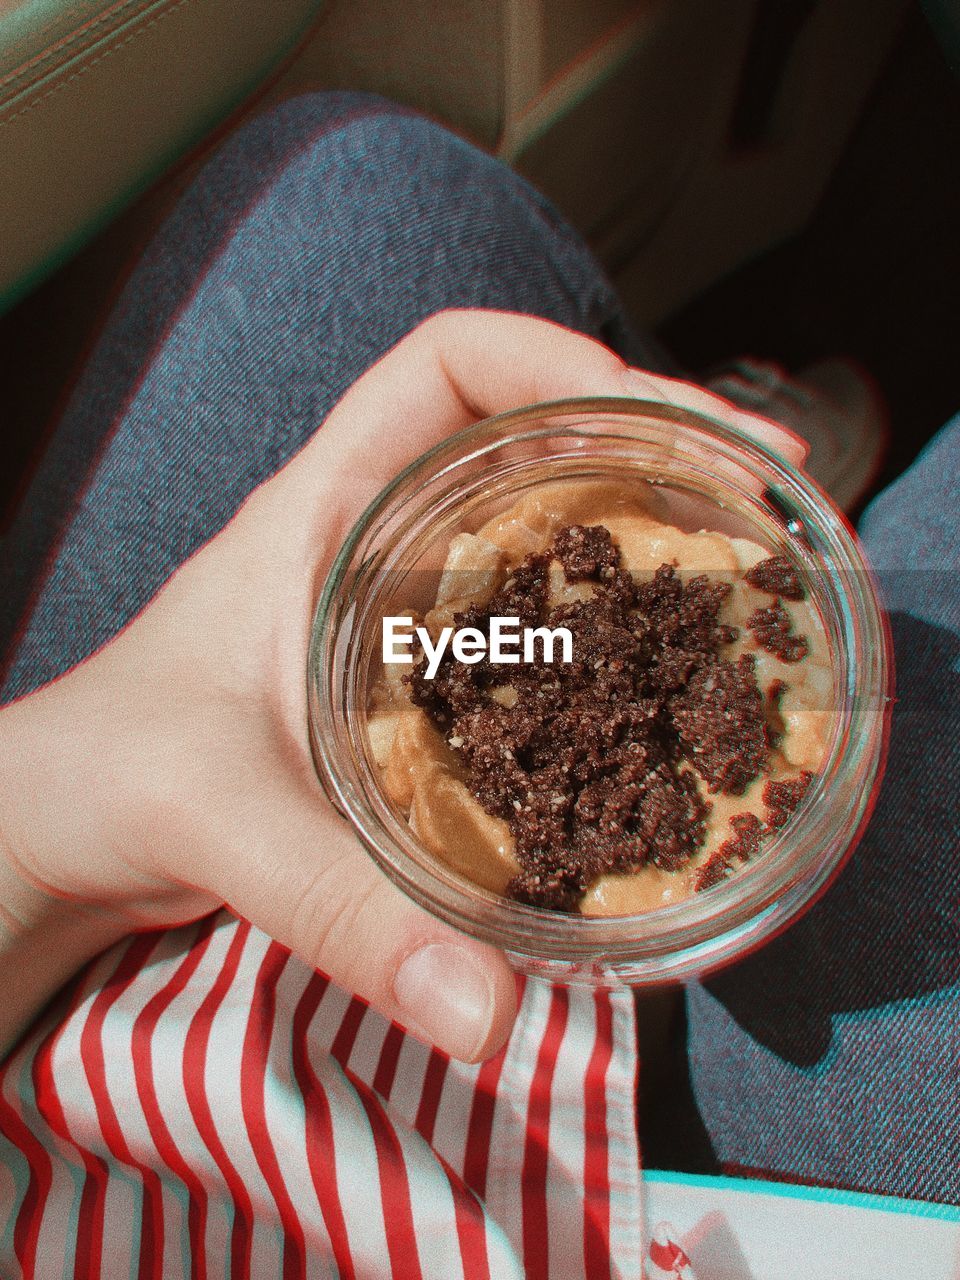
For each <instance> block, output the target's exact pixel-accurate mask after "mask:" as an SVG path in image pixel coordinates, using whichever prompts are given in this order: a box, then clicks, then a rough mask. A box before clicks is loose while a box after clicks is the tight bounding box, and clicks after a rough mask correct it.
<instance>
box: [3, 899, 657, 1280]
mask: <svg viewBox="0 0 960 1280" xmlns="http://www.w3.org/2000/svg"><path fill="white" fill-rule="evenodd" d="M636 1070H637V1053H636V1027H635V1014H634V1004H633V999H632V997H631V996H630V994H629V993H628V992H622V991H621V992H612V993H611V992H604V991H592V990H588V989H585V988H562V987H551V986H549V985H547V984H545V983H541V982H537V981H533V980H527V981H526V982H525V983H524V985H523V991H522V1000H521V1008H520V1015H519V1017H518V1019H517V1023H516V1026H515V1028H514V1031H513V1034H512V1036H511V1039H510V1042H509V1044H508V1045H507V1047H506V1049H505V1050H504V1051H503V1052H501V1053H500V1054H499V1055H498V1056H497V1057H495V1058H492V1059H490V1060H489V1061H488V1062H484V1063H482V1064H479V1065H471V1066H467V1065H464V1064H463V1063H459V1062H456V1061H453V1060H451V1059H448V1058H447V1057H446V1056H445V1055H444V1054H442V1053H440V1052H438V1051H437V1050H431V1049H430V1048H428V1047H426V1046H424V1045H422V1044H421V1043H420V1042H419V1041H417V1040H415V1039H413V1038H412V1037H410V1036H407V1035H406V1034H405V1033H404V1032H403V1030H402V1029H401V1028H400V1027H399V1026H397V1025H396V1024H393V1023H390V1022H388V1021H386V1020H385V1019H384V1018H382V1017H381V1016H380V1015H378V1014H377V1013H376V1012H374V1011H373V1010H371V1009H369V1008H368V1007H367V1006H366V1005H365V1004H364V1003H363V1002H362V1001H360V1000H358V999H356V998H355V997H351V996H350V995H349V994H347V993H346V992H344V991H342V990H340V989H339V988H338V987H337V986H335V985H334V984H333V983H332V982H330V981H329V980H328V979H327V978H325V977H324V976H323V975H321V974H318V973H316V972H314V971H313V970H311V969H309V968H308V967H307V966H305V965H303V964H301V963H300V962H299V961H297V960H295V959H294V958H293V957H291V956H290V954H289V953H288V952H287V951H286V949H285V948H283V947H281V946H279V945H278V944H277V943H275V942H272V941H271V940H270V939H269V938H268V937H266V935H264V934H262V933H260V932H259V931H258V930H256V929H254V928H252V927H251V926H250V925H249V924H247V923H246V922H243V921H237V920H236V919H234V918H233V917H231V916H229V915H228V914H227V913H225V912H222V913H219V914H217V915H215V916H212V917H209V918H207V919H206V920H203V921H200V922H199V923H197V924H194V925H190V926H187V927H184V928H181V929H177V930H172V931H168V932H164V933H150V934H142V935H138V936H136V937H133V938H130V939H127V940H126V941H125V942H124V943H122V944H120V945H119V946H118V947H115V948H114V949H112V950H111V951H110V952H108V953H106V954H105V955H103V956H101V957H99V958H98V959H97V960H96V961H94V962H93V963H92V964H91V965H90V966H88V968H87V969H86V970H85V971H84V972H83V973H82V974H81V975H79V977H78V978H77V979H76V980H75V981H74V982H73V983H72V984H71V985H70V987H68V988H67V989H66V990H65V991H64V992H63V993H62V994H61V996H60V997H59V998H58V1000H57V1001H56V1002H55V1004H54V1005H53V1006H51V1007H50V1008H49V1009H48V1010H47V1011H46V1013H45V1014H44V1016H43V1017H42V1018H41V1019H40V1020H39V1021H38V1022H37V1023H36V1024H35V1025H34V1027H33V1028H32V1029H31V1031H30V1032H29V1034H28V1035H27V1036H26V1037H25V1039H24V1040H23V1041H22V1043H21V1044H20V1046H19V1047H18V1048H17V1050H16V1051H15V1052H14V1053H13V1054H12V1055H11V1056H10V1057H9V1058H8V1059H7V1061H6V1063H5V1065H4V1067H3V1069H2V1081H0V1146H2V1152H0V1205H2V1211H0V1229H2V1230H3V1235H2V1237H0V1274H2V1275H3V1277H5V1280H6V1278H9V1280H14V1277H19V1276H24V1277H35V1276H36V1277H57V1280H61V1278H62V1277H73V1278H74V1280H93V1278H94V1277H104V1278H105V1280H118V1278H119V1277H127V1276H131V1277H137V1280H159V1278H160V1277H164V1280H166V1278H167V1277H181V1276H182V1277H200V1278H204V1280H205V1278H207V1277H209V1278H211V1280H212V1278H214V1277H228V1276H229V1277H230V1280H245V1278H246V1277H252V1278H253V1280H260V1278H261V1277H272V1276H278V1277H282V1278H283V1280H308V1278H309V1280H319V1278H320V1277H323V1278H324V1280H326V1278H327V1277H344V1278H347V1277H357V1278H359V1280H365V1278H366V1277H371V1278H372V1277H376V1278H377V1280H379V1278H380V1277H394V1278H400V1280H421V1278H422V1280H480V1278H481V1277H492V1278H494V1280H512V1278H513V1277H517V1278H520V1277H527V1278H529V1280H554V1278H556V1280H561V1278H562V1280H603V1278H606V1277H609V1278H610V1280H614V1278H616V1280H621V1278H622V1280H628V1278H634V1277H639V1276H640V1275H641V1270H642V1258H641V1247H642V1243H641V1199H640V1162H639V1152H638V1149H637V1136H636V1109H635V1108H636V1103H635V1099H636Z"/></svg>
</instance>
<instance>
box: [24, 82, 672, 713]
mask: <svg viewBox="0 0 960 1280" xmlns="http://www.w3.org/2000/svg"><path fill="white" fill-rule="evenodd" d="M450 306H466V307H493V308H504V309H507V310H512V311H521V312H528V313H532V314H536V315H540V316H545V317H547V318H549V319H551V320H555V321H557V322H559V323H561V324H565V325H568V326H570V327H572V328H575V329H580V330H582V331H584V332H587V333H589V334H591V335H594V336H597V337H603V338H605V339H606V340H607V341H608V342H610V343H612V344H614V345H617V346H618V347H619V348H620V349H621V351H622V353H623V354H624V355H626V356H628V357H629V358H630V359H632V360H634V361H635V362H637V363H647V364H652V363H654V360H655V358H654V357H652V355H651V352H650V350H649V349H647V350H644V348H642V347H641V346H640V345H639V344H638V342H637V341H636V340H635V339H634V338H632V337H631V335H630V334H629V332H628V328H627V326H626V324H625V322H624V321H623V319H622V315H621V312H620V310H619V306H618V303H617V301H616V299H615V297H614V295H613V293H612V291H611V289H610V287H609V285H608V284H607V283H606V281H605V280H604V279H603V277H602V275H601V273H600V271H599V268H598V267H597V265H596V263H595V261H594V260H593V258H592V257H591V256H590V254H589V253H588V252H587V250H586V249H585V247H584V246H583V244H582V243H581V242H580V241H579V240H578V239H577V238H576V236H575V235H574V234H573V233H572V232H571V231H570V230H569V229H568V228H567V227H566V226H565V225H564V224H563V223H562V222H561V221H560V219H559V218H558V216H557V215H556V214H555V212H554V211H553V210H552V209H551V207H550V206H549V204H548V203H547V202H546V201H545V200H544V199H543V198H542V197H541V196H539V195H538V194H537V193H536V192H535V191H533V190H532V188H530V187H529V186H528V185H527V184H526V183H524V182H523V181H522V180H521V179H520V178H518V177H517V176H516V175H515V174H513V173H511V172H510V171H509V170H508V169H506V168H504V167H503V166H502V165H500V164H498V163H497V162H496V161H495V160H493V159H491V158H490V157H489V156H485V155H483V154H482V153H481V152H479V151H477V150H476V149H474V148H473V147H471V146H470V145H468V144H467V143H466V142H464V141H462V140H461V139H459V138H456V137H454V136H453V135H451V134H450V133H447V132H446V131H444V130H443V129H441V128H439V127H438V126H436V125H434V124H431V123H429V122H428V121H426V120H423V119H422V118H420V117H417V116H415V115H413V114H411V113H409V112H404V111H402V110H401V109H400V108H398V107H396V106H394V105H392V104H390V103H387V102H385V101H383V100H381V99H378V98H374V97H370V96H367V95H352V94H349V95H348V94H329V95H315V96H312V97H307V98H301V99H297V100H294V101H291V102H288V103H286V104H284V105H283V106H281V107H279V108H277V109H276V110H274V111H272V112H271V113H269V114H268V115H266V116H264V117H262V118H260V119H258V120H257V121H255V122H254V123H253V124H251V125H250V126H248V127H247V128H246V129H245V130H243V131H241V132H240V133H239V134H238V135H237V136H236V137H234V138H233V139H232V140H231V141H230V142H229V143H228V145H227V146H226V147H225V148H224V149H223V150H222V151H220V152H219V154H218V155H217V156H216V157H215V158H214V159H213V160H212V162H211V163H210V164H209V165H208V166H207V168H206V169H205V171H204V173H203V174H202V176H201V178H200V179H199V181H198V182H197V183H196V184H195V185H194V187H193V188H192V189H191V190H190V191H189V192H188V193H187V194H186V196H185V197H184V198H183V199H182V201H181V202H180V204H179V206H178V207H177V209H176V211H175V212H174V213H173V215H172V216H171V218H170V220H169V221H168V222H167V224H166V226H165V227H164V228H163V230H162V232H161V233H160V235H159V236H158V238H157V239H156V241H155V242H154V244H153V245H152V246H151V248H150V249H149V250H148V252H147V254H146V255H145V257H144V258H143V260H142V261H141V263H140V264H139V266H138V267H137V270H136V272H135V273H134V275H133V276H132V278H131V279H130V281H129V284H128V286H127V288H126V289H125V291H124V293H123V295H122V297H121V299H120V301H119V303H118V306H117V308H116V310H115V312H114V314H113V316H112V317H111V319H110V321H109V323H108V325H107V327H106V329H105V332H104V334H103V336H102V340H101V341H100V343H99V345H98V347H97V349H96V351H95V352H94V355H93V357H92V359H91V362H90V364H89V366H88V367H87V369H86V371H85V374H84V375H83V377H82V379H81V381H80V382H79V384H78V386H77V388H76V390H75V394H74V395H73V397H72V401H71V403H70V406H69V408H68V410H67V412H66V414H65V417H64V420H63V422H62V423H61V424H60V425H59V428H58V431H57V435H56V438H55V440H54V442H53V446H52V448H51V450H50V452H49V455H48V457H47V459H46V462H45V465H44V466H43V468H42V470H41V472H40V474H39V475H38V476H37V478H36V481H35V483H34V484H33V486H32V490H31V492H30V494H29V495H28V498H27V501H26V502H25V504H24V507H23V510H22V513H21V515H20V518H19V521H18V523H17V525H16V527H15V529H14V531H13V534H12V535H11V537H10V538H9V539H8V541H7V546H6V548H5V556H4V562H5V563H4V571H3V573H2V575H0V600H2V601H3V605H2V606H0V608H3V610H4V612H5V615H6V620H5V627H4V628H3V631H0V636H2V635H3V632H4V631H5V634H6V636H7V637H9V636H11V635H13V634H15V628H16V626H17V625H19V624H18V623H17V618H18V616H20V617H22V616H23V615H24V614H25V613H27V612H29V625H28V626H27V628H26V630H25V632H23V633H22V634H21V635H20V636H18V637H17V638H16V645H15V648H16V652H15V655H14V656H13V659H12V662H11V663H10V665H9V668H8V673H7V679H6V685H5V688H4V695H5V696H6V697H10V696H12V695H14V694H19V693H23V692H26V691H28V690H30V689H32V688H35V687H36V686H38V685H40V684H42V683H44V682H45V681H47V680H49V679H51V678H52V677H53V676H55V675H57V674H58V673H59V672H62V671H63V670H65V669H67V668H68V667H70V666H71V665H73V664H74V663H76V662H77V661H79V660H80V659H81V658H83V657H84V656H86V655H87V654H89V653H90V652H92V651H93V650H95V649H96V648H97V647H99V646H100V645H102V644H103V643H104V642H105V641H106V640H108V639H109V638H110V637H111V636H112V635H113V634H114V633H115V632H116V631H117V630H119V629H120V628H121V627H122V626H123V625H124V624H125V622H127V621H128V620H129V619H130V617H132V616H133V615H134V614H135V613H136V612H138V611H139V610H140V609H141V608H142V607H143V606H144V604H146V602H147V601H148V600H149V599H150V598H151V597H152V596H153V595H154V594H155V593H156V591H157V590H158V588H159V587H160V586H161V585H162V583H163V582H164V580H165V579H166V578H167V577H168V576H169V574H170V573H171V572H172V571H173V570H174V569H175V568H176V567H177V565H179V564H180V563H182V562H183V560H184V559H186V557H187V556H189V555H190V553H191V552H192V551H194V550H195V549H196V548H197V547H198V546H200V545H201V544H202V543H203V542H205V541H206V540H207V539H209V538H210V537H211V535H212V534H214V533H216V532H217V530H218V529H220V528H221V527H222V526H223V525H224V524H225V523H226V522H227V521H228V520H229V519H230V517H231V515H232V514H233V513H234V512H235V511H236V509H237V508H238V506H239V505H240V503H241V502H242V501H243V499H244V497H245V496H246V495H247V494H248V493H249V492H250V490H251V489H253V488H254V486H255V485H257V484H258V483H259V482H260V481H261V480H263V479H265V478H266V477H268V476H269V475H271V474H272V473H273V472H275V471H276V470H277V469H278V468H279V467H281V466H282V465H283V463H284V462H286V461H287V460H288V459H289V458H290V457H291V456H292V455H293V454H294V453H295V452H296V451H297V450H298V449H299V448H300V447H301V446H302V445H303V443H304V442H305V441H306V440H307V439H308V438H309V436H310V435H311V434H312V433H313V432H314V431H315V430H316V429H317V427H318V426H319V425H320V424H321V423H322V421H323V419H324V417H325V415H326V414H327V413H328V412H329V410H330V409H331V407H332V406H333V405H334V403H335V402H336V401H337V400H338V399H339V398H340V397H341V396H342V395H343V393H344V391H345V390H346V389H347V388H348V387H349V386H350V384H351V383H352V382H354V381H355V379H356V378H357V377H359V375H360V374H361V373H363V372H364V370H366V369H367V368H369V366H370V365H371V364H373V363H374V362H375V361H376V360H377V359H379V357H380V356H382V355H383V354H384V352H386V351H387V350H388V349H389V348H390V347H391V346H393V345H394V344H395V343H396V342H397V341H398V340H399V339H400V338H401V337H403V335H404V334H405V333H407V332H408V331H409V330H410V329H411V328H413V327H414V325H415V324H416V323H417V322H418V321H420V320H422V319H423V318H425V317H426V316H428V315H431V314H432V313H434V312H436V311H439V310H442V309H443V308H445V307H450ZM398 427H400V429H402V424H398ZM44 557H46V560H47V568H46V570H45V572H44V573H42V574H39V575H38V566H39V565H40V563H41V562H42V561H43V559H44ZM38 580H39V582H40V584H41V585H40V586H39V588H38V586H37V583H38ZM31 591H33V592H34V599H33V601H32V604H33V607H32V612H31V611H28V610H26V609H25V604H26V602H27V600H28V598H29V593H30V592H31Z"/></svg>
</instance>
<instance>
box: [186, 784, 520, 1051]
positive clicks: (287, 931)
mask: <svg viewBox="0 0 960 1280" xmlns="http://www.w3.org/2000/svg"><path fill="white" fill-rule="evenodd" d="M270 808H271V811H272V814H274V815H276V814H278V813H282V814H283V819H282V823H281V824H280V825H279V826H278V825H277V824H276V823H271V824H270V829H269V831H267V830H264V829H262V828H261V826H260V824H259V823H258V824H256V827H255V828H254V830H253V831H250V830H249V828H247V830H246V832H245V834H244V837H243V839H242V840H241V841H239V842H238V847H234V848H230V849H229V853H228V851H227V847H226V845H225V842H224V840H223V833H222V831H221V833H220V834H219V838H218V842H217V845H216V848H217V850H218V853H217V867H216V869H215V871H214V874H213V875H211V876H210V877H209V878H210V879H211V880H216V884H213V883H211V884H209V885H206V886H204V887H207V888H209V889H210V890H211V891H212V892H215V893H216V894H217V896H218V897H219V898H221V899H222V900H223V901H225V902H226V904H227V906H228V907H229V908H230V909H231V910H232V911H235V912H236V913H237V914H238V915H242V916H244V917H245V918H246V919H248V920H250V922H251V923H252V924H255V925H256V926H257V927H258V928H260V929H263V930H264V931H265V932H266V933H269V934H270V935H271V937H273V938H276V939H277V941H278V942H281V943H283V944H284V945H285V946H288V947H289V948H290V949H291V950H292V951H293V952H294V953H295V954H296V955H298V956H299V957H300V958H301V959H302V960H304V961H306V963H307V964H309V965H311V966H312V967H313V968H316V969H320V970H322V971H323V972H324V973H326V974H327V975H329V977H330V978H332V979H333V981H334V982H336V983H337V984H338V985H340V986H342V987H343V988H344V989H346V990H347V991H350V992H353V993H355V994H356V995H359V996H362V997H363V998H364V999H365V1000H367V1001H369V1003H370V1004H371V1005H373V1007H374V1008H375V1009H377V1010H378V1011H379V1012H380V1013H382V1014H384V1015H385V1016H386V1017H388V1018H391V1019H394V1020H395V1021H397V1022H399V1023H401V1024H402V1025H403V1026H404V1027H405V1028H406V1029H407V1030H408V1031H410V1032H411V1033H412V1034H413V1035H415V1036H417V1037H418V1038H420V1039H422V1040H424V1041H426V1042H427V1043H429V1044H432V1045H436V1046H437V1048H439V1049H442V1050H444V1051H445V1052H446V1053H449V1054H450V1055H451V1057H454V1058H460V1059H462V1060H463V1061H466V1062H478V1061H481V1060H482V1059H484V1058H488V1057H490V1056H492V1055H493V1054H494V1053H496V1052H497V1050H498V1049H500V1048H501V1047H502V1045H503V1044H504V1043H505V1042H506V1040H507V1037H508V1036H509V1034H510V1029H511V1027H512V1025H513V1022H514V1019H515V1018H516V1012H517V996H516V983H515V981H514V975H513V971H512V970H511V968H510V965H509V963H508V961H507V958H506V956H505V955H504V954H503V952H502V951H498V950H497V949H496V948H494V947H491V946H488V945H486V944H485V943H482V942H478V941H477V940H475V939H473V938H469V937H467V936H466V935H465V934H461V933H459V932H457V931H456V930H454V929H453V928H451V927H450V926H448V925H445V924H443V923H442V922H441V921H439V920H435V919H434V918H433V917H432V916H431V915H429V914H428V913H427V912H426V911H423V910H422V909H421V908H420V907H418V906H416V905H415V904H414V903H412V902H410V901H409V900H408V899H407V898H405V897H404V895H403V894H402V893H401V891H400V890H399V889H398V888H396V886H394V885H393V884H392V883H391V882H390V881H389V880H388V879H387V877H386V876H385V875H384V874H383V872H381V871H380V870H379V869H378V868H377V866H376V865H375V864H374V863H373V861H372V860H371V858H370V857H369V856H368V855H367V854H366V853H365V852H364V850H363V849H362V848H361V846H360V844H359V842H358V840H357V837H356V835H355V834H354V832H353V830H352V828H350V827H349V826H348V825H347V823H346V822H344V821H343V820H342V819H340V818H339V817H338V816H337V815H336V814H334V813H333V811H332V810H331V809H330V808H329V806H328V805H327V804H326V802H325V801H323V800H321V799H320V798H319V797H318V796H315V795H312V794H311V795H309V796H303V795H296V796H293V795H291V796H288V797H286V798H283V799H282V802H281V798H280V797H274V802H273V804H272V805H271V806H270Z"/></svg>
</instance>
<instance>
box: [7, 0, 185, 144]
mask: <svg viewBox="0 0 960 1280" xmlns="http://www.w3.org/2000/svg"><path fill="white" fill-rule="evenodd" d="M190 2H191V0H174V3H173V4H171V5H170V6H169V7H168V8H166V9H164V11H163V12H162V13H156V14H154V16H153V17H152V18H151V19H150V20H149V22H144V23H142V24H141V25H139V26H137V27H136V28H135V29H134V30H133V31H129V32H128V33H127V34H126V35H125V36H124V37H123V39H122V40H118V41H117V42H116V44H112V45H110V47H109V48H107V49H103V50H101V51H100V52H99V53H97V54H96V56H95V57H93V58H91V59H90V60H89V61H88V62H85V63H84V64H83V66H82V67H78V68H77V70H76V71H74V72H72V73H71V74H70V75H69V76H65V77H64V78H63V79H62V80H58V81H57V83H56V84H54V85H52V86H51V87H50V88H49V89H47V90H46V91H45V92H44V93H42V94H40V95H39V96H38V97H36V98H33V99H31V101H29V102H28V103H26V104H25V105H24V106H22V107H19V108H18V109H17V110H16V111H13V112H11V113H10V114H9V115H7V116H0V129H3V128H5V127H6V126H7V125H8V124H12V123H13V122H14V120H18V119H19V118H20V117H21V116H25V115H27V114H28V112H30V111H33V110H34V109H35V108H36V107H39V106H42V105H43V103H44V102H46V100H47V99H48V98H52V97H53V96H54V95H55V94H57V93H59V92H60V91H61V90H62V89H65V88H67V86H68V85H71V84H72V83H73V82H74V80H79V79H81V77H83V76H85V75H86V74H87V72H88V71H91V70H92V69H93V68H94V67H95V66H96V65H97V63H98V62H102V61H103V60H104V58H108V57H110V55H111V54H113V53H116V52H117V51H118V50H120V49H122V48H123V47H124V46H125V45H128V44H130V43H131V41H133V40H136V39H137V37H138V36H142V35H143V34H144V32H146V31H149V30H150V28H151V27H155V26H156V25H157V23H159V22H162V21H163V19H164V18H169V17H170V15H171V14H172V13H176V12H177V10H178V9H183V8H185V7H186V6H187V5H188V4H190Z"/></svg>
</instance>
